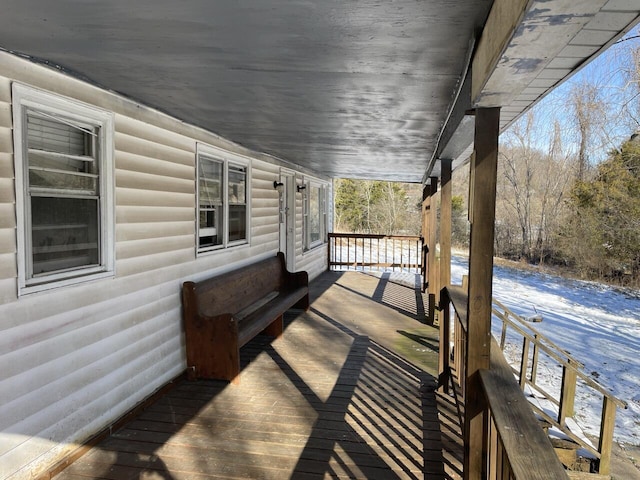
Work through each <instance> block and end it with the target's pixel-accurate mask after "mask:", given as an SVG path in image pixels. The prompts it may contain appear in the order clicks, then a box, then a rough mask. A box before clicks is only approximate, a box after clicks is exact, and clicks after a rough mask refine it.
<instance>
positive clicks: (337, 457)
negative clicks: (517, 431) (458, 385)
mask: <svg viewBox="0 0 640 480" xmlns="http://www.w3.org/2000/svg"><path fill="white" fill-rule="evenodd" d="M413 277H414V275H407V274H405V275H404V276H403V278H401V279H399V280H400V283H399V282H398V280H396V278H390V275H389V274H382V275H375V276H374V275H372V274H367V273H362V272H330V271H328V272H325V273H324V274H322V275H321V276H320V277H318V278H317V279H316V280H314V281H313V282H312V283H311V294H312V302H313V303H312V306H311V308H310V310H309V312H306V313H305V312H297V311H290V312H289V313H288V314H287V316H286V317H285V325H286V329H285V332H284V335H283V336H282V337H281V338H279V339H277V340H275V341H272V340H271V339H270V338H269V337H266V336H258V337H257V338H256V339H254V340H253V341H252V342H250V343H249V344H248V345H246V346H245V347H244V348H243V349H242V350H241V355H242V372H241V375H240V382H239V383H238V384H228V383H227V382H217V381H198V382H188V381H185V380H183V379H178V380H177V381H176V382H175V384H174V385H171V386H169V388H168V389H167V390H166V391H163V392H161V393H159V394H158V395H156V396H155V398H154V399H153V401H152V402H149V403H148V404H147V405H145V407H144V408H143V409H141V410H140V411H138V412H136V413H135V414H132V415H131V416H130V417H127V418H126V419H125V420H124V421H122V422H120V423H119V424H117V425H114V426H113V427H112V429H111V432H110V433H109V432H104V433H103V435H102V436H101V437H100V441H99V442H97V443H96V444H95V446H94V447H93V448H91V449H89V450H88V451H86V453H85V454H84V455H83V456H81V457H80V458H78V459H77V460H76V461H75V462H74V463H73V464H72V465H71V466H70V467H68V468H67V469H65V470H63V471H62V472H61V473H59V474H58V475H57V476H55V477H54V478H56V479H61V480H62V479H79V478H108V479H122V478H165V479H169V478H171V479H205V478H264V479H282V478H408V479H422V478H429V479H439V478H441V479H445V478H461V475H462V458H463V452H462V436H461V430H460V414H461V412H460V410H459V408H460V407H459V406H457V405H456V402H455V397H454V396H453V395H449V394H444V393H438V392H437V382H438V348H439V347H438V330H437V329H436V328H434V327H431V326H428V325H426V318H425V311H428V309H426V308H425V306H426V305H425V302H426V301H427V298H426V295H424V294H422V293H421V292H420V288H419V286H420V285H419V280H418V279H414V278H413ZM412 281H413V283H414V284H413V285H412V284H411V282H412ZM96 440H97V439H96ZM80 452H82V450H81V451H79V452H78V453H80ZM58 467H60V468H61V467H63V465H59V466H58ZM50 473H51V474H53V475H56V474H57V473H58V472H56V471H55V470H54V471H52V472H50Z"/></svg>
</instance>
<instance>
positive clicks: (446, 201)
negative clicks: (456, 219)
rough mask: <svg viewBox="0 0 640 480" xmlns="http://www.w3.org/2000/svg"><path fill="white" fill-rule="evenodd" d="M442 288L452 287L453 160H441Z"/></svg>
mask: <svg viewBox="0 0 640 480" xmlns="http://www.w3.org/2000/svg"><path fill="white" fill-rule="evenodd" d="M440 164H441V171H442V177H441V179H440V287H441V288H442V287H448V286H449V285H451V196H452V195H451V160H440Z"/></svg>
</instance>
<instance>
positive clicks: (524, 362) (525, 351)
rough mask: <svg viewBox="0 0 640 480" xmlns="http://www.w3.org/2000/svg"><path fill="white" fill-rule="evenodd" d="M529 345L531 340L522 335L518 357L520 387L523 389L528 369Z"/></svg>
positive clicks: (525, 384)
mask: <svg viewBox="0 0 640 480" xmlns="http://www.w3.org/2000/svg"><path fill="white" fill-rule="evenodd" d="M529 345H531V341H530V340H529V339H528V338H527V337H524V341H523V343H522V358H521V359H520V388H521V389H522V391H524V389H525V387H526V386H527V370H529Z"/></svg>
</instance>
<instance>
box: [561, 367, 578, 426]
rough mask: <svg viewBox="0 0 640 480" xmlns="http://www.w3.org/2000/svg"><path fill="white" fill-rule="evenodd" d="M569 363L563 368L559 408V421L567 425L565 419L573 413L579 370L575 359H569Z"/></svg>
mask: <svg viewBox="0 0 640 480" xmlns="http://www.w3.org/2000/svg"><path fill="white" fill-rule="evenodd" d="M567 363H568V364H569V365H565V366H564V367H563V369H562V391H561V392H560V408H559V409H558V423H559V424H560V425H562V426H563V427H564V426H565V419H566V418H567V417H570V416H572V415H573V407H574V402H575V397H576V381H577V379H578V372H577V371H576V369H575V368H574V367H573V360H571V359H567Z"/></svg>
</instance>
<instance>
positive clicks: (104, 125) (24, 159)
mask: <svg viewBox="0 0 640 480" xmlns="http://www.w3.org/2000/svg"><path fill="white" fill-rule="evenodd" d="M12 107H13V141H14V166H15V189H16V240H17V245H16V246H17V259H18V295H26V294H30V293H36V292H40V291H45V290H50V289H53V288H59V287H64V286H67V285H75V284H79V283H84V282H89V281H93V280H97V279H102V278H108V277H113V276H114V275H115V226H114V221H115V215H114V208H115V207H114V198H115V193H114V160H113V158H114V154H113V114H112V113H111V112H108V111H106V110H103V109H100V108H97V107H94V106H92V105H89V104H86V103H83V102H80V101H78V100H75V99H71V98H68V97H64V96H62V95H58V94H55V93H51V92H47V91H44V90H40V89H37V88H34V87H31V86H28V85H24V84H20V83H17V82H13V83H12ZM29 112H35V113H44V116H49V117H51V118H53V119H54V121H55V120H58V121H59V123H62V124H64V123H65V121H66V122H74V124H73V125H72V126H75V127H76V128H77V127H78V126H80V127H81V126H90V127H92V128H94V129H96V130H97V142H96V144H97V148H96V149H95V152H94V155H95V157H96V159H95V161H96V162H97V163H98V174H97V175H98V177H97V195H95V196H96V197H97V206H98V212H97V217H98V218H97V219H96V223H97V233H98V240H97V241H98V249H99V254H98V263H97V264H96V265H90V266H86V265H83V266H78V267H70V268H68V269H61V270H57V271H53V272H49V273H42V274H33V273H32V270H33V267H32V265H33V248H32V245H31V238H32V220H33V217H32V215H31V208H30V201H31V192H30V191H29V171H28V170H29V152H28V144H27V135H28V126H27V115H28V113H29ZM76 122H77V123H76ZM61 192H62V189H61ZM51 195H52V196H55V192H52V193H51ZM59 195H60V194H59ZM62 198H74V197H73V196H71V197H66V196H64V195H63V196H62ZM78 198H80V197H78Z"/></svg>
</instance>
